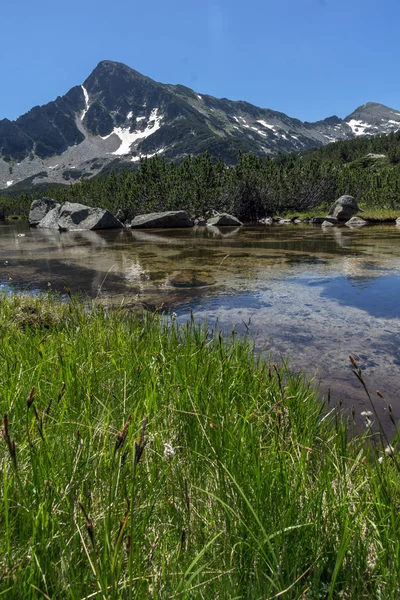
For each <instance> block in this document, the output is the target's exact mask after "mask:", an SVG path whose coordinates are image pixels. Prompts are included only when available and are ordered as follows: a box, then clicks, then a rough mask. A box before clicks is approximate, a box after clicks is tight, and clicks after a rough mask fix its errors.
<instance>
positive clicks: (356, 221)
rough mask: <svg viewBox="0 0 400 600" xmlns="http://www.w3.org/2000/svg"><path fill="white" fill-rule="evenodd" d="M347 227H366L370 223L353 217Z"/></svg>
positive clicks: (347, 222)
mask: <svg viewBox="0 0 400 600" xmlns="http://www.w3.org/2000/svg"><path fill="white" fill-rule="evenodd" d="M345 225H347V227H364V225H368V221H366V220H365V219H362V218H361V217H351V219H350V221H346V223H345Z"/></svg>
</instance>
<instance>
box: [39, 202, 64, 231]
mask: <svg viewBox="0 0 400 600" xmlns="http://www.w3.org/2000/svg"><path fill="white" fill-rule="evenodd" d="M60 208H61V206H60V205H58V206H56V207H55V208H52V209H51V210H49V212H48V213H47V215H45V216H44V217H43V219H42V220H41V221H40V223H38V224H37V226H36V227H38V228H40V229H59V227H58V219H59V216H60Z"/></svg>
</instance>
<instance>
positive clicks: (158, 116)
mask: <svg viewBox="0 0 400 600" xmlns="http://www.w3.org/2000/svg"><path fill="white" fill-rule="evenodd" d="M399 129H400V112H396V111H395V110H393V109H391V108H389V107H386V106H383V105H381V104H374V103H368V104H365V105H363V106H361V107H359V108H358V109H356V111H354V112H353V113H352V114H351V115H349V116H348V117H346V119H344V120H342V119H339V118H338V117H336V116H333V117H329V118H327V119H325V120H323V121H318V122H316V123H308V122H305V123H303V122H302V121H300V120H298V119H293V118H291V117H288V116H287V115H285V114H283V113H279V112H276V111H272V110H269V109H263V108H259V107H257V106H254V105H252V104H249V103H247V102H244V101H231V100H227V99H226V98H222V99H218V98H214V97H213V96H209V95H206V94H201V95H200V94H198V93H196V92H194V91H193V90H191V89H189V88H187V87H184V86H181V85H167V84H161V83H158V82H156V81H153V80H152V79H150V78H149V77H146V76H144V75H141V74H140V73H138V72H137V71H134V70H133V69H131V68H129V67H127V66H126V65H123V64H121V63H115V62H111V61H103V62H101V63H99V65H98V66H97V67H96V68H95V70H94V71H93V72H92V73H91V75H90V76H89V77H88V78H87V79H86V81H85V82H84V83H83V85H81V86H75V87H73V88H72V89H71V90H70V91H69V92H68V93H67V94H65V95H64V96H62V97H58V98H57V99H56V100H55V101H53V102H50V103H49V104H46V105H45V106H41V107H39V106H37V107H34V108H33V109H32V110H30V111H29V112H28V113H26V114H25V115H22V116H21V117H19V118H18V119H17V120H16V121H9V120H8V119H3V120H2V121H0V188H7V187H11V186H13V185H15V184H17V183H18V182H21V181H24V180H29V183H30V184H37V183H43V182H59V183H68V182H71V181H74V180H78V179H82V178H87V177H91V176H93V175H96V174H98V173H99V172H101V171H102V170H106V169H110V168H111V167H113V166H115V167H121V166H125V167H128V168H134V167H135V163H138V161H139V160H140V157H141V156H147V157H150V156H153V155H154V154H163V155H165V156H166V157H168V158H171V159H174V160H179V159H181V158H182V157H184V156H186V155H187V154H200V153H202V152H204V151H205V150H208V151H209V152H210V154H211V155H213V156H221V158H223V159H224V160H225V161H228V162H235V160H236V156H237V153H238V151H239V150H242V151H245V152H249V151H251V152H254V153H255V154H257V155H259V156H274V155H276V154H277V153H278V152H290V151H298V150H304V149H307V148H312V147H315V146H321V145H325V144H328V143H330V142H333V141H337V140H344V139H351V138H354V137H356V136H358V135H375V134H378V133H389V132H391V131H397V130H399Z"/></svg>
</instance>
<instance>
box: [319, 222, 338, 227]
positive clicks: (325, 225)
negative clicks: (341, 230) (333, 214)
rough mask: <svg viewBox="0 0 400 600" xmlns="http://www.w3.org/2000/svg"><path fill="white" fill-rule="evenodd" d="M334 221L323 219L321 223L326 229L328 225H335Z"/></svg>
mask: <svg viewBox="0 0 400 600" xmlns="http://www.w3.org/2000/svg"><path fill="white" fill-rule="evenodd" d="M334 226H335V225H334V223H331V222H330V221H323V223H321V227H322V228H323V229H326V228H327V227H334Z"/></svg>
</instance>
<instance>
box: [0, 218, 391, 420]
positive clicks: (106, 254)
mask: <svg viewBox="0 0 400 600" xmlns="http://www.w3.org/2000/svg"><path fill="white" fill-rule="evenodd" d="M0 285H1V287H2V289H3V290H4V291H8V290H15V289H17V290H29V291H31V292H33V293H36V292H38V291H43V290H48V289H53V290H57V291H61V292H63V291H64V287H65V286H67V287H69V288H70V289H71V291H72V292H73V293H76V292H80V293H82V294H85V295H88V296H90V297H92V298H95V297H105V298H109V299H113V301H115V302H120V301H122V299H125V302H127V303H130V302H133V303H138V302H143V303H145V304H147V305H150V307H158V308H160V307H163V308H165V309H171V310H173V311H174V312H175V313H176V314H177V318H178V319H179V320H185V319H186V318H187V317H188V315H189V311H190V309H191V308H192V309H193V310H194V313H195V315H196V317H197V318H199V319H202V320H208V322H209V323H210V324H213V323H214V322H215V320H216V319H218V322H219V326H220V327H222V328H223V329H224V330H226V331H227V332H231V331H232V328H233V327H235V326H236V329H237V331H238V332H247V331H248V332H249V334H250V336H252V337H253V338H254V339H255V342H256V345H257V347H258V348H259V349H261V348H265V349H266V350H267V351H270V352H271V353H272V355H273V357H280V356H281V355H285V356H289V357H290V364H291V366H292V367H293V369H295V370H303V371H304V372H306V373H307V374H308V375H315V377H316V379H317V380H318V381H319V380H321V387H322V389H323V390H324V391H326V390H327V389H328V388H330V389H331V390H332V396H333V398H334V399H335V400H336V401H339V400H343V401H344V402H345V403H346V405H347V406H352V405H354V406H355V408H356V411H357V413H360V412H361V411H362V410H366V409H368V408H369V406H368V402H367V399H366V397H365V394H364V393H363V392H362V391H361V390H360V386H359V384H358V383H357V380H356V378H355V376H354V375H353V374H352V373H351V370H350V367H349V361H348V355H349V354H353V355H355V356H356V357H358V358H359V362H360V366H361V368H362V369H363V370H364V372H365V376H366V379H367V381H368V384H369V386H370V389H371V391H372V392H373V395H375V390H376V389H379V390H380V391H381V392H382V393H383V394H384V395H385V398H386V399H387V400H388V401H389V402H391V403H392V405H393V407H394V412H395V415H396V416H399V417H400V397H399V394H398V382H399V376H400V327H399V325H400V301H399V294H400V229H399V228H396V227H395V226H393V225H390V226H371V227H364V228H363V229H360V230H358V229H348V228H347V227H333V228H329V229H327V230H323V229H321V228H320V227H312V226H307V225H281V226H253V227H242V228H240V229H232V228H223V229H220V230H218V229H217V228H214V227H208V228H193V229H191V230H186V229H185V230H183V229H182V230H168V231H162V230H153V231H132V230H121V231H108V232H94V231H88V232H74V233H58V232H56V231H51V230H47V231H46V230H37V229H29V228H28V227H26V226H25V224H19V223H16V224H12V225H3V226H0ZM379 403H380V412H381V413H382V415H383V419H384V421H385V422H387V417H386V415H385V413H384V411H383V408H384V405H383V403H382V401H379Z"/></svg>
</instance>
